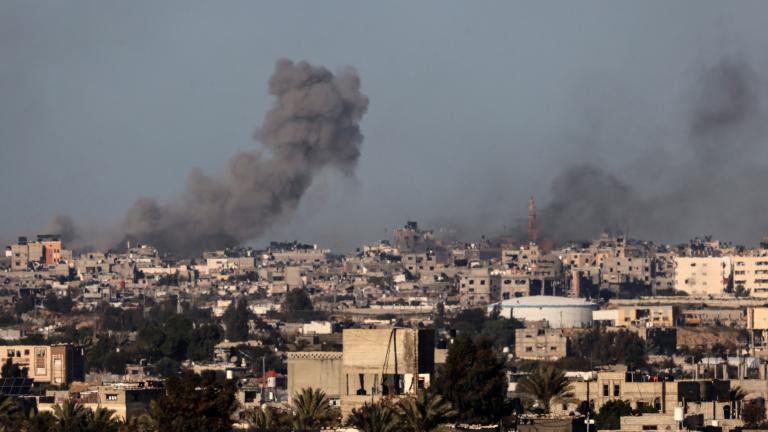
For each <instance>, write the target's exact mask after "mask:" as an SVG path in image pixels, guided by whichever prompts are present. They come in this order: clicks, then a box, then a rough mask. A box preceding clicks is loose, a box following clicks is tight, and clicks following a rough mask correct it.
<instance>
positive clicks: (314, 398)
mask: <svg viewBox="0 0 768 432" xmlns="http://www.w3.org/2000/svg"><path fill="white" fill-rule="evenodd" d="M291 409H292V410H293V427H294V429H315V428H320V427H325V426H331V425H333V424H334V423H337V420H338V417H339V413H338V411H337V410H335V409H333V408H332V407H331V404H330V401H329V399H328V397H327V396H326V395H325V392H324V391H322V390H320V389H313V388H304V389H301V391H300V392H298V393H296V395H294V396H293V400H292V401H291Z"/></svg>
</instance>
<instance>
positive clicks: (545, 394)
mask: <svg viewBox="0 0 768 432" xmlns="http://www.w3.org/2000/svg"><path fill="white" fill-rule="evenodd" d="M572 390H573V386H571V384H570V383H569V381H568V378H566V376H565V373H563V371H561V370H560V369H558V368H556V367H555V366H553V365H551V364H544V365H541V366H539V367H538V368H537V369H536V370H535V371H533V372H532V373H531V374H530V375H528V376H527V377H525V378H523V379H522V380H521V381H520V382H519V383H517V391H518V393H522V394H524V395H527V396H529V397H531V398H533V399H535V400H536V401H537V402H538V403H539V404H540V405H541V408H543V409H544V411H546V412H549V407H550V404H551V403H552V402H562V401H568V400H570V399H571V398H572V397H573V393H572Z"/></svg>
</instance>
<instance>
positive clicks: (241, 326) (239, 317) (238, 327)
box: [225, 297, 251, 342]
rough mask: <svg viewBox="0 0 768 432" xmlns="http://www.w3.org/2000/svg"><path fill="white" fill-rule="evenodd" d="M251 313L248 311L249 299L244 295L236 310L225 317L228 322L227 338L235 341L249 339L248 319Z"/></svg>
mask: <svg viewBox="0 0 768 432" xmlns="http://www.w3.org/2000/svg"><path fill="white" fill-rule="evenodd" d="M250 317H251V313H250V312H249V311H248V301H247V300H246V299H245V298H244V297H243V298H240V299H239V300H238V301H237V306H236V307H235V310H234V311H233V312H232V313H230V314H229V316H227V317H225V322H226V324H227V339H229V340H230V341H233V342H239V341H246V340H248V330H249V329H248V320H249V319H250Z"/></svg>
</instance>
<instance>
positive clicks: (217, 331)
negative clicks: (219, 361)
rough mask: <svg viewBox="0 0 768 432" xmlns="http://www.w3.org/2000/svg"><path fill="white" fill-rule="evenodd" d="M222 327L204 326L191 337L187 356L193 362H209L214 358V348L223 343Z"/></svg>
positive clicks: (194, 331) (193, 332)
mask: <svg viewBox="0 0 768 432" xmlns="http://www.w3.org/2000/svg"><path fill="white" fill-rule="evenodd" d="M221 338H222V331H221V327H219V326H218V325H216V324H203V325H201V326H199V327H197V328H195V329H194V330H192V333H191V334H190V335H189V346H188V347H187V356H188V357H189V359H190V360H192V361H203V360H209V359H211V358H212V357H213V348H214V347H215V346H216V344H217V343H219V342H220V341H221Z"/></svg>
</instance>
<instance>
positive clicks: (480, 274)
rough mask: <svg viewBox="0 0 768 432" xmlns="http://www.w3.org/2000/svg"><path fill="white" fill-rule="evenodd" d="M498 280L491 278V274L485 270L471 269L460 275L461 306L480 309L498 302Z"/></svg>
mask: <svg viewBox="0 0 768 432" xmlns="http://www.w3.org/2000/svg"><path fill="white" fill-rule="evenodd" d="M498 280H499V279H498V278H495V277H491V272H490V270H488V269H487V268H472V269H468V270H467V271H466V272H464V273H463V274H460V275H459V293H460V294H461V304H462V306H464V307H467V308H472V307H482V306H486V305H488V304H490V303H492V302H494V301H496V300H498V298H499V287H498ZM494 282H496V283H494Z"/></svg>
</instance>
